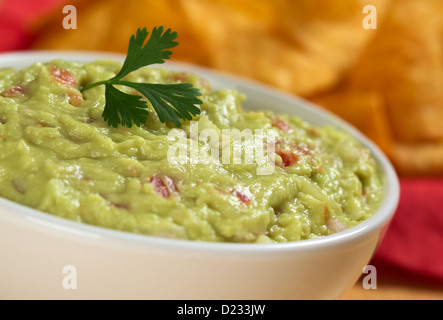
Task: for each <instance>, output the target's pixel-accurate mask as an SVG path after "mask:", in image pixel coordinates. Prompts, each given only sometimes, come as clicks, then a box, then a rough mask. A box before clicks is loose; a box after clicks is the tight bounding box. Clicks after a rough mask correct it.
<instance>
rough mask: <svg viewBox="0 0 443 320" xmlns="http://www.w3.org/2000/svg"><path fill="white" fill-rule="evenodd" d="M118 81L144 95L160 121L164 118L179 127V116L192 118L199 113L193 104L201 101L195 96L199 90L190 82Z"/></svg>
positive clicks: (198, 93) (163, 120)
mask: <svg viewBox="0 0 443 320" xmlns="http://www.w3.org/2000/svg"><path fill="white" fill-rule="evenodd" d="M118 83H119V84H122V85H125V86H128V87H131V88H133V89H135V90H137V91H138V92H140V93H141V94H142V95H143V96H145V97H146V99H148V100H149V101H150V102H151V104H152V106H153V108H154V110H155V112H157V115H158V118H159V120H160V121H161V122H165V119H166V120H169V121H171V122H172V123H173V124H175V125H176V126H177V127H179V126H180V121H179V118H181V119H188V120H192V116H193V115H196V114H199V113H200V109H199V108H198V107H196V106H195V105H196V104H200V103H201V101H200V100H199V99H198V98H197V97H196V96H198V95H200V92H199V90H198V89H197V88H193V87H192V84H190V83H176V84H157V83H134V82H126V81H119V82H118Z"/></svg>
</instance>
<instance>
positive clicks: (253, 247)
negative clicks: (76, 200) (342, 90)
mask: <svg viewBox="0 0 443 320" xmlns="http://www.w3.org/2000/svg"><path fill="white" fill-rule="evenodd" d="M53 59H66V60H76V61H80V62H84V61H92V60H95V59H116V60H120V61H122V60H123V59H124V55H123V54H121V53H114V52H102V51H88V50H24V51H9V52H3V53H0V68H1V67H3V66H5V64H8V63H10V64H11V67H14V64H17V63H25V64H30V63H32V62H46V61H50V60H53ZM158 66H159V67H165V68H170V69H178V70H184V71H192V72H195V73H197V74H200V75H202V76H206V77H209V78H211V77H213V78H216V79H219V80H221V81H222V82H224V83H230V84H234V85H238V86H246V87H249V88H251V89H252V90H255V91H260V92H262V93H263V94H266V95H269V96H271V97H278V98H279V99H283V100H285V101H287V102H288V103H291V104H293V105H296V107H297V108H301V109H304V110H305V111H306V112H309V113H313V114H314V115H315V116H320V117H323V118H325V117H326V118H328V119H327V120H328V121H330V122H332V124H333V125H337V126H339V127H340V128H343V129H345V130H347V131H348V132H350V133H351V134H352V135H353V136H354V137H355V138H356V139H357V140H358V141H359V142H360V143H362V144H363V145H365V146H366V147H367V148H368V149H369V150H370V151H371V153H372V154H373V156H374V158H375V159H376V161H377V162H378V163H379V164H380V167H381V169H382V171H383V176H384V179H385V181H384V187H385V191H386V192H385V197H384V199H383V202H382V203H381V205H380V207H379V208H378V209H377V210H376V212H375V213H374V214H373V215H372V216H371V217H369V218H367V219H366V220H365V221H363V222H361V223H359V224H358V225H356V226H354V227H351V228H349V229H346V230H344V231H341V232H338V233H335V234H332V235H328V236H323V237H319V238H315V239H307V240H300V241H293V242H285V243H272V244H259V243H226V242H204V241H195V240H183V239H170V238H162V237H157V236H149V235H141V234H134V233H129V232H125V231H119V230H113V229H108V228H104V227H100V226H95V225H89V224H84V223H78V222H75V221H72V220H68V219H66V218H62V217H58V216H55V215H51V214H48V213H45V212H42V211H39V210H37V209H33V208H30V207H26V206H24V205H21V204H18V203H15V202H13V201H11V200H7V199H5V198H1V197H0V218H1V217H2V215H5V212H4V211H5V210H3V209H4V208H5V207H6V208H10V209H12V210H11V212H13V213H11V212H7V213H6V214H7V215H8V214H9V215H11V214H15V215H17V214H18V217H19V218H21V219H26V220H28V221H31V222H32V223H38V224H40V225H44V226H46V227H47V228H51V229H56V230H59V231H60V230H61V231H64V232H67V233H70V234H76V235H80V236H82V237H87V238H92V239H99V240H105V241H113V242H118V243H121V244H131V246H134V248H135V247H140V246H141V248H142V249H143V247H145V246H146V245H151V246H158V247H163V248H175V249H178V250H180V249H186V250H187V251H189V250H197V251H207V252H209V251H210V252H212V253H239V254H247V253H257V252H259V253H267V254H272V253H276V254H277V253H281V252H287V251H291V252H293V251H297V252H301V251H312V250H315V249H321V250H323V249H327V248H330V247H334V246H339V245H342V244H344V243H349V242H351V241H353V240H354V241H355V240H357V239H362V238H364V237H367V236H369V235H370V234H372V233H374V232H376V231H377V230H380V229H381V228H382V227H386V226H387V225H388V224H389V223H390V221H391V219H392V218H393V216H394V214H395V211H396V209H397V206H398V202H399V198H400V186H399V180H398V176H397V173H396V171H395V169H394V167H393V165H392V164H391V162H390V161H389V160H388V158H387V156H386V155H385V154H384V153H383V152H382V151H381V150H380V149H379V147H378V146H377V145H376V144H375V143H374V142H372V141H371V140H369V139H368V138H367V137H366V136H364V135H363V134H362V133H361V132H360V131H359V130H358V129H356V128H355V127H354V126H352V125H351V124H349V123H348V122H346V121H344V120H343V119H341V118H339V117H338V116H336V115H334V114H332V113H331V112H330V111H328V110H326V109H324V108H322V107H320V106H318V105H315V104H313V103H311V102H309V101H307V100H305V99H303V98H301V97H298V96H296V95H293V94H290V93H288V92H285V91H282V90H280V89H278V88H275V87H272V86H270V85H267V84H264V83H261V82H258V81H256V80H253V79H249V78H244V77H242V76H239V75H235V74H231V73H227V72H224V71H221V70H216V69H211V68H208V67H205V66H200V65H195V64H190V63H185V62H170V61H168V62H167V63H165V64H162V65H158ZM210 82H211V81H210Z"/></svg>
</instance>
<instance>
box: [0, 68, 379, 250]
mask: <svg viewBox="0 0 443 320" xmlns="http://www.w3.org/2000/svg"><path fill="white" fill-rule="evenodd" d="M120 68H121V64H120V63H119V62H115V61H108V60H102V61H95V62H91V63H78V62H67V61H62V60H55V61H51V62H48V63H36V64H34V65H32V66H30V67H28V68H25V69H23V70H19V71H17V70H15V69H13V68H5V69H0V196H1V197H4V198H7V199H10V200H12V201H15V202H18V203H21V204H24V205H26V206H29V207H32V208H36V209H38V210H41V211H44V212H47V213H50V214H54V215H57V216H61V217H64V218H67V219H71V220H74V221H78V222H81V223H86V224H91V225H96V226H101V227H105V228H111V229H116V230H121V231H128V232H133V233H139V234H146V235H154V236H160V237H169V238H178V239H188V240H197V241H216V242H245V243H271V242H288V241H296V240H302V239H312V238H316V237H321V236H326V235H329V234H333V233H336V232H340V231H342V230H344V229H346V228H349V227H352V226H354V225H357V224H358V223H360V222H362V221H364V220H365V219H367V218H368V217H369V216H371V215H372V214H373V213H374V211H375V210H376V209H377V207H378V205H379V202H380V200H381V197H382V192H383V190H382V180H381V176H380V173H379V169H378V166H377V163H376V162H375V161H374V159H373V157H372V155H371V154H370V152H369V151H368V150H367V149H366V148H365V147H363V146H361V145H360V144H359V143H358V142H357V141H356V140H355V139H354V138H353V137H351V136H350V135H349V134H347V133H345V132H342V131H339V130H337V129H334V128H332V127H314V126H312V125H310V124H308V123H306V122H304V121H303V120H302V119H300V118H298V117H294V116H287V115H277V114H273V113H272V112H270V111H261V112H256V111H254V112H252V111H247V110H244V109H243V108H242V101H243V100H244V99H245V98H247V97H244V96H243V95H242V94H241V93H239V92H237V91H235V90H229V89H222V90H212V89H211V87H210V84H209V83H208V82H207V81H205V80H204V79H201V78H199V77H197V76H195V75H193V74H188V73H183V72H176V71H169V70H166V69H160V68H159V69H157V68H143V69H140V70H138V71H136V72H134V73H131V74H130V75H129V76H127V79H129V80H131V81H137V82H151V83H176V82H188V83H192V84H193V85H194V86H195V87H197V88H199V89H200V90H201V93H202V96H201V100H202V101H203V103H202V104H201V105H200V108H201V114H200V115H198V116H195V118H194V119H193V123H194V125H195V124H198V130H199V132H202V130H205V129H208V128H209V129H212V130H213V131H215V132H219V133H220V135H221V136H222V135H223V134H222V132H223V130H224V129H239V130H244V129H248V130H251V131H252V132H254V130H258V129H266V130H273V132H275V136H274V138H273V141H271V142H269V141H266V140H265V142H266V143H264V145H263V148H264V150H267V149H266V148H267V147H268V146H269V143H272V147H273V148H272V150H273V151H274V153H273V154H272V155H268V156H269V157H271V156H272V157H273V159H274V161H275V167H274V170H273V171H272V173H270V174H265V175H263V174H261V175H260V174H257V167H258V164H256V163H245V162H243V163H232V161H228V163H226V161H221V160H220V159H221V157H222V153H221V152H220V159H217V158H214V157H207V158H206V162H205V163H193V162H192V161H186V162H174V161H171V159H170V158H169V157H168V152H170V150H171V148H172V147H174V146H175V147H176V146H177V143H178V142H177V141H175V140H173V139H171V138H170V135H168V134H170V132H171V130H174V129H177V128H176V127H175V126H174V125H173V124H171V123H169V122H166V123H161V122H160V121H159V120H158V118H157V117H156V114H155V112H150V115H149V118H148V121H147V122H146V124H144V125H142V126H140V127H138V126H132V127H131V128H128V127H122V126H119V127H117V128H113V127H110V126H108V125H107V124H106V122H105V121H104V120H103V118H102V113H103V108H104V104H105V95H104V91H105V90H104V87H103V86H97V87H94V88H91V89H90V90H87V91H85V92H84V93H80V91H79V89H80V88H81V87H82V86H84V85H85V84H87V83H91V82H94V81H101V80H105V79H109V78H111V77H112V76H114V75H115V74H116V73H117V72H118V71H119V69H120ZM122 90H129V91H128V92H130V90H131V89H128V88H125V89H122ZM179 129H180V130H182V131H183V132H185V133H186V136H185V140H183V139H181V141H182V142H181V143H182V144H183V141H184V143H185V144H187V145H189V146H190V145H191V144H192V143H195V142H196V141H195V139H193V137H191V131H192V130H191V129H192V123H191V122H190V121H186V122H183V124H182V126H181V127H180V128H179ZM207 145H208V143H207V142H205V141H200V140H197V146H198V148H199V149H202V148H206V147H207ZM224 147H226V146H225V145H223V143H221V144H220V146H219V149H220V150H222V149H223V148H224ZM245 150H247V145H243V146H242V151H245Z"/></svg>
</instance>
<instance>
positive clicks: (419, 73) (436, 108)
mask: <svg viewBox="0 0 443 320" xmlns="http://www.w3.org/2000/svg"><path fill="white" fill-rule="evenodd" d="M442 16H443V2H442V1H441V0H426V1H417V0H403V1H397V2H396V3H395V5H394V7H393V9H392V11H391V13H390V15H389V16H388V17H387V18H386V20H385V21H384V23H383V26H382V27H381V29H380V32H379V34H378V35H377V37H376V39H375V40H374V42H373V43H371V44H370V45H369V46H368V49H367V50H366V52H365V53H364V55H363V56H362V57H361V59H360V60H359V62H358V63H357V64H356V66H355V67H354V68H353V69H352V71H351V74H350V77H349V82H350V86H351V87H352V88H354V89H357V90H358V89H359V90H376V91H378V92H380V94H382V95H383V96H384V97H385V99H386V103H387V108H388V114H389V121H390V123H391V125H392V128H393V133H394V136H395V138H396V139H397V140H398V141H400V142H407V143H413V142H418V141H428V140H431V141H435V140H439V139H442V138H443V125H442V121H443V90H442V88H443V36H442V35H443V20H442V19H441V17H442Z"/></svg>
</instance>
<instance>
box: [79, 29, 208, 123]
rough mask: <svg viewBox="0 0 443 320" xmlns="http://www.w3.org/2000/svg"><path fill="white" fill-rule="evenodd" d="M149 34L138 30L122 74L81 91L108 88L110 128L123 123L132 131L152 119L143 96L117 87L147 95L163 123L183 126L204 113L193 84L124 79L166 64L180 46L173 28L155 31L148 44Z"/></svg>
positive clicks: (133, 38)
mask: <svg viewBox="0 0 443 320" xmlns="http://www.w3.org/2000/svg"><path fill="white" fill-rule="evenodd" d="M148 35H149V32H147V31H146V28H143V29H138V30H137V33H136V34H135V35H132V36H131V39H130V40H129V48H128V54H127V55H126V59H125V61H124V63H123V66H122V68H121V70H120V72H119V73H118V74H117V75H116V76H115V77H113V78H111V79H109V80H105V81H99V82H94V83H91V84H88V85H87V86H85V87H83V88H82V89H81V91H82V92H83V91H85V90H88V89H90V88H92V87H95V86H98V85H102V84H104V85H105V99H106V103H105V108H104V110H103V114H102V116H103V119H104V120H105V121H106V122H107V123H108V125H110V126H112V127H114V128H116V127H117V126H118V125H119V124H121V125H123V126H127V127H129V128H131V127H132V124H133V123H134V124H135V125H136V126H140V125H142V124H144V123H146V120H147V119H148V116H149V111H148V105H147V101H146V100H144V99H143V97H141V96H139V95H132V94H128V93H126V92H123V91H121V90H119V89H117V88H116V87H114V86H115V85H123V86H126V87H130V88H132V89H135V90H136V91H137V92H139V93H140V94H141V95H143V96H144V97H145V98H146V99H147V100H148V101H149V102H150V103H151V105H152V107H153V108H154V110H155V112H156V113H157V115H158V118H159V120H160V121H161V122H162V123H164V122H165V120H169V121H171V122H172V123H173V124H174V125H176V126H177V127H179V126H180V125H181V122H180V119H183V120H186V119H187V120H192V116H194V115H197V114H200V108H198V107H197V106H196V104H201V103H202V101H200V100H199V99H198V98H197V96H201V93H200V91H199V90H198V89H197V88H194V87H193V86H192V84H190V83H176V84H157V83H139V82H130V81H124V80H122V78H123V77H125V76H126V75H128V74H129V73H131V72H133V71H135V70H137V69H140V68H141V67H145V66H148V65H150V64H156V63H164V62H165V60H166V59H169V57H170V55H171V54H172V51H170V50H167V49H171V48H173V47H175V46H177V45H178V42H177V41H175V39H176V38H177V33H176V32H171V29H168V30H166V31H165V32H164V33H163V27H158V28H154V29H153V30H152V32H151V37H150V38H149V39H148V41H147V42H146V44H145V40H146V38H147V36H148Z"/></svg>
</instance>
